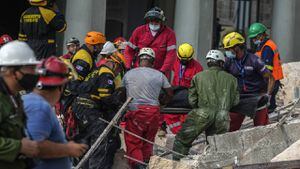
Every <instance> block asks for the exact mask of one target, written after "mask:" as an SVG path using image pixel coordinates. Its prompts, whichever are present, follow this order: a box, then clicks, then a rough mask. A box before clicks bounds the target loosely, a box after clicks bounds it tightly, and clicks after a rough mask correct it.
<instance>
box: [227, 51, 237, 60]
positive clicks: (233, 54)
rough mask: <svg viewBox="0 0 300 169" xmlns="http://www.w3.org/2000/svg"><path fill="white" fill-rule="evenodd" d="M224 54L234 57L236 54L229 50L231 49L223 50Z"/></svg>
mask: <svg viewBox="0 0 300 169" xmlns="http://www.w3.org/2000/svg"><path fill="white" fill-rule="evenodd" d="M225 55H226V56H227V57H228V58H232V59H233V58H236V54H235V53H233V52H231V51H225Z"/></svg>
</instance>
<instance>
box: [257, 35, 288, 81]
mask: <svg viewBox="0 0 300 169" xmlns="http://www.w3.org/2000/svg"><path fill="white" fill-rule="evenodd" d="M265 46H269V47H270V48H271V49H272V51H273V53H274V57H273V66H271V65H266V66H267V68H268V69H269V70H271V71H272V75H273V77H274V79H275V80H281V79H283V71H282V66H281V61H280V56H279V52H278V49H277V45H276V44H275V43H274V42H273V41H272V40H270V39H269V40H267V42H266V43H265V44H264V45H263V47H262V48H261V49H260V50H259V51H257V52H256V53H255V54H256V55H257V56H258V57H260V58H261V55H262V51H263V50H264V48H265Z"/></svg>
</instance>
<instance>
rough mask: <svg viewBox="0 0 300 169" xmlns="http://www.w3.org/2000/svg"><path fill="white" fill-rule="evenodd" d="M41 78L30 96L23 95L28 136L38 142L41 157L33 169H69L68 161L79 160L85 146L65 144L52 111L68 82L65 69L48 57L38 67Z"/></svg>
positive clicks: (54, 59)
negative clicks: (73, 158)
mask: <svg viewBox="0 0 300 169" xmlns="http://www.w3.org/2000/svg"><path fill="white" fill-rule="evenodd" d="M38 72H39V73H40V78H39V81H38V83H37V87H36V88H35V89H34V90H33V92H31V93H29V94H26V95H23V96H22V99H23V101H24V109H25V113H26V115H27V122H26V123H27V128H26V129H27V130H26V132H27V135H28V137H29V138H30V139H32V140H36V141H38V146H39V150H40V153H39V154H38V157H37V158H36V159H35V160H34V162H35V167H34V168H35V169H47V168H49V169H50V168H64V169H71V168H72V165H71V159H69V157H80V156H81V155H83V153H84V152H85V151H86V149H87V148H88V147H87V145H85V144H77V143H75V142H73V141H70V142H67V140H66V139H65V134H64V132H63V130H62V128H61V125H60V123H59V121H58V119H57V117H56V114H55V113H54V111H53V109H52V107H53V106H54V105H55V104H56V103H57V102H58V101H59V99H60V96H61V94H62V92H63V88H64V85H65V83H67V81H68V67H67V65H65V64H64V63H63V62H62V61H61V60H60V59H58V58H57V57H55V56H51V57H49V58H48V59H46V60H44V61H43V62H42V64H40V65H39V66H38Z"/></svg>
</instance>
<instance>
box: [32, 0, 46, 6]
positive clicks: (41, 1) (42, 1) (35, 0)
mask: <svg viewBox="0 0 300 169" xmlns="http://www.w3.org/2000/svg"><path fill="white" fill-rule="evenodd" d="M29 3H30V5H32V6H46V5H47V4H48V1H47V0H29Z"/></svg>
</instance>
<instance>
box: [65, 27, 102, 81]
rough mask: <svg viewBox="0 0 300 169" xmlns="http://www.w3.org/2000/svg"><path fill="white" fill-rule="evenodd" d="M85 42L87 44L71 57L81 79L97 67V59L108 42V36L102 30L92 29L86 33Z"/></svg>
mask: <svg viewBox="0 0 300 169" xmlns="http://www.w3.org/2000/svg"><path fill="white" fill-rule="evenodd" d="M84 42H85V44H83V45H82V46H81V48H80V49H79V50H78V51H77V52H76V53H75V55H74V56H73V57H72V58H71V63H72V64H73V65H74V68H75V69H76V71H77V73H78V75H79V80H81V81H82V80H84V79H85V77H86V76H87V75H88V74H89V73H91V72H92V71H93V70H94V69H95V65H96V59H97V57H98V55H99V53H100V51H101V50H102V48H103V45H104V43H105V42H106V38H105V36H104V34H102V33H101V32H95V31H92V32H88V33H87V34H86V37H85V39H84Z"/></svg>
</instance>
